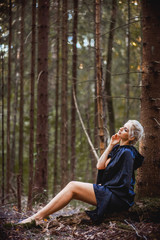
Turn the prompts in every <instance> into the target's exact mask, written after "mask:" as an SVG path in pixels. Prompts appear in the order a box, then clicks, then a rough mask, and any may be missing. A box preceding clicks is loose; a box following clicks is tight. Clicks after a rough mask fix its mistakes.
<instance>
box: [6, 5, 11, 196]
mask: <svg viewBox="0 0 160 240" xmlns="http://www.w3.org/2000/svg"><path fill="white" fill-rule="evenodd" d="M11 43H12V1H11V0H10V1H9V44H8V81H7V87H8V95H7V168H6V169H7V171H6V180H7V184H6V193H7V198H9V195H8V194H9V192H10V178H11V174H10V101H11Z"/></svg>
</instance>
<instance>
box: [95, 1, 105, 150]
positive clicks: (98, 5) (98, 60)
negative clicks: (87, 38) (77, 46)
mask: <svg viewBox="0 0 160 240" xmlns="http://www.w3.org/2000/svg"><path fill="white" fill-rule="evenodd" d="M95 7H96V15H95V25H96V81H97V112H98V130H99V131H98V135H99V141H100V154H102V153H103V151H104V147H105V146H104V126H103V104H102V64H101V54H100V16H101V0H96V4H95Z"/></svg>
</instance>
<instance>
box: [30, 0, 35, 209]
mask: <svg viewBox="0 0 160 240" xmlns="http://www.w3.org/2000/svg"><path fill="white" fill-rule="evenodd" d="M31 44H32V46H31V52H32V54H31V84H30V86H31V90H30V91H31V94H30V95H31V100H30V140H29V186H28V209H29V210H31V209H32V192H33V172H34V171H33V161H34V112H35V111H34V109H35V107H34V105H35V104H34V103H35V57H36V0H33V1H32V43H31Z"/></svg>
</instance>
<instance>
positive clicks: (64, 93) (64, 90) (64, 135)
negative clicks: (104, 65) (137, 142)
mask: <svg viewBox="0 0 160 240" xmlns="http://www.w3.org/2000/svg"><path fill="white" fill-rule="evenodd" d="M67 9H68V1H67V0H63V1H62V82H61V188H63V187H64V186H65V185H66V183H67V181H68V77H67V72H68V64H67V61H68V47H67V43H68V14H67Z"/></svg>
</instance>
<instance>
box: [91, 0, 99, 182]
mask: <svg viewBox="0 0 160 240" xmlns="http://www.w3.org/2000/svg"><path fill="white" fill-rule="evenodd" d="M95 4H96V0H94V5H93V8H94V9H93V12H94V22H95V19H96V8H95ZM94 42H96V26H95V25H94ZM96 76H97V69H96V51H94V81H95V84H94V96H95V100H94V147H95V149H96V151H98V114H97V81H96V80H97V79H96ZM91 164H92V179H93V182H96V178H97V168H96V164H97V160H96V158H95V157H93V158H92V161H91Z"/></svg>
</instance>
